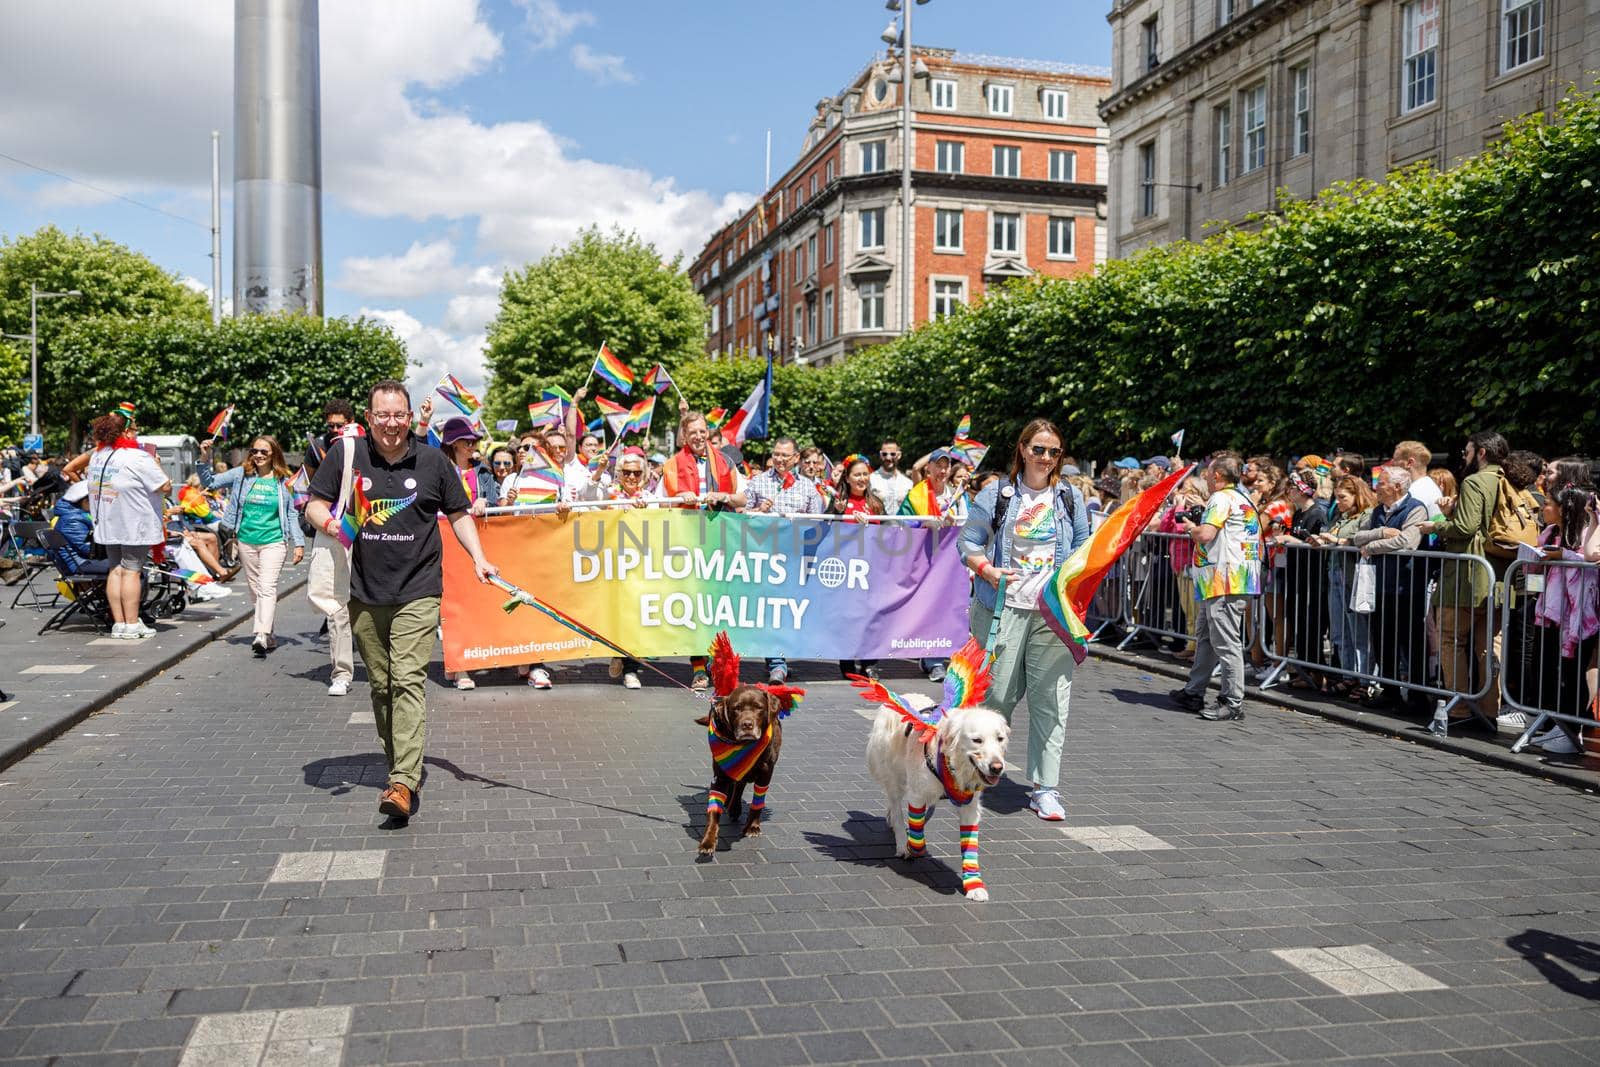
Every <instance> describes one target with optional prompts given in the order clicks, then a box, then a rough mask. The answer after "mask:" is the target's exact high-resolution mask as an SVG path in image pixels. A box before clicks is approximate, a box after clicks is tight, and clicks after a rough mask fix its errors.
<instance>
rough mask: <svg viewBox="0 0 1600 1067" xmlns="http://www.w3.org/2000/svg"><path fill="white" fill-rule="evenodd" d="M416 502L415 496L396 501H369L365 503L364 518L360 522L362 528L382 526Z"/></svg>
mask: <svg viewBox="0 0 1600 1067" xmlns="http://www.w3.org/2000/svg"><path fill="white" fill-rule="evenodd" d="M416 502H417V494H415V493H412V494H411V495H410V496H408V497H401V498H399V499H396V500H369V501H367V508H366V517H365V518H364V519H363V520H362V523H361V525H363V526H382V525H383V524H384V523H386V522H388V521H389V520H390V519H392V518H394V517H395V516H396V515H398V514H400V513H401V512H402V511H404V510H405V509H406V508H409V507H410V506H411V505H412V504H415V503H416Z"/></svg>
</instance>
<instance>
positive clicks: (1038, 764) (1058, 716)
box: [971, 599, 1077, 789]
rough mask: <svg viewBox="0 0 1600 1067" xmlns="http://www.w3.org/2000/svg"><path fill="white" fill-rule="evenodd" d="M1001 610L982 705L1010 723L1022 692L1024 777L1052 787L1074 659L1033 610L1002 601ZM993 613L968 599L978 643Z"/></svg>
mask: <svg viewBox="0 0 1600 1067" xmlns="http://www.w3.org/2000/svg"><path fill="white" fill-rule="evenodd" d="M1001 612H1002V614H1001V616H1000V632H999V634H998V636H997V638H996V640H995V646H994V651H995V655H994V664H993V666H991V667H990V668H989V672H990V673H989V695H988V696H987V697H985V698H984V701H983V706H984V707H986V708H988V709H990V710H991V711H996V712H999V713H1000V714H1001V715H1002V716H1004V718H1005V720H1006V722H1010V721H1011V713H1012V712H1013V711H1015V710H1016V708H1017V704H1018V703H1019V702H1020V701H1021V700H1022V698H1023V697H1027V699H1028V778H1029V780H1031V781H1032V782H1033V784H1034V785H1035V786H1038V787H1040V788H1045V789H1054V788H1056V786H1057V785H1058V784H1059V783H1060V781H1061V746H1062V743H1063V742H1064V741H1065V740H1066V736H1067V705H1068V703H1069V702H1070V701H1071V698H1072V672H1073V670H1074V668H1076V667H1077V664H1076V663H1075V662H1074V661H1073V659H1072V653H1071V652H1068V651H1067V646H1066V645H1065V644H1063V643H1062V641H1061V638H1059V637H1057V636H1056V635H1055V634H1053V633H1051V632H1050V628H1049V627H1048V626H1046V625H1045V624H1044V616H1042V615H1040V614H1039V613H1038V612H1037V611H1018V610H1016V609H1015V608H1007V607H1005V606H1004V605H1001ZM993 617H994V616H993V614H992V613H991V612H990V611H989V610H988V609H986V608H984V607H983V605H981V604H979V603H978V601H977V600H976V599H974V600H973V601H972V611H971V619H972V622H971V626H972V636H973V637H976V638H977V639H978V641H979V643H980V644H981V643H983V642H985V641H987V640H988V639H989V623H990V620H991V619H993Z"/></svg>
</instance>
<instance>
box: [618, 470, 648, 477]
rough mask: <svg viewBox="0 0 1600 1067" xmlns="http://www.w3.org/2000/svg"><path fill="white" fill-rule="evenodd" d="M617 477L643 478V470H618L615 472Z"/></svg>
mask: <svg viewBox="0 0 1600 1067" xmlns="http://www.w3.org/2000/svg"><path fill="white" fill-rule="evenodd" d="M617 477H619V478H643V477H644V471H618V472H617Z"/></svg>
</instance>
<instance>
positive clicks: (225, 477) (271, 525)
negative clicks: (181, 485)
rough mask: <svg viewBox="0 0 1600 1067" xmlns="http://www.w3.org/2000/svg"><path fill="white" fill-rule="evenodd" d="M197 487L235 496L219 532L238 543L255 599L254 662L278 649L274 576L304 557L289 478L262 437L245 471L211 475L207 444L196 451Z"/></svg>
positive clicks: (279, 454)
mask: <svg viewBox="0 0 1600 1067" xmlns="http://www.w3.org/2000/svg"><path fill="white" fill-rule="evenodd" d="M200 460H201V462H200V468H199V475H200V484H201V485H203V486H205V487H206V488H207V489H211V488H213V487H215V488H218V489H231V490H234V491H233V492H230V493H229V494H228V503H227V506H226V507H224V508H223V509H222V528H223V529H224V530H229V531H232V532H233V533H234V534H235V535H236V536H237V537H238V539H239V561H240V562H241V563H243V564H244V575H245V578H246V580H247V581H249V583H250V595H251V596H252V597H254V598H255V603H256V610H255V619H254V630H255V639H254V640H252V641H251V642H250V650H251V651H252V652H254V653H255V654H256V656H257V657H261V656H265V655H266V654H267V653H268V652H271V651H272V650H273V649H274V648H277V647H278V641H277V639H276V638H275V637H273V636H272V623H273V620H274V617H275V616H276V614H277V608H278V576H279V574H280V573H282V571H283V564H284V557H285V556H287V555H288V554H289V551H290V549H291V548H292V549H293V551H294V563H296V564H298V563H299V562H300V560H301V559H303V558H304V557H305V551H306V549H305V545H306V538H305V534H304V533H302V532H301V530H300V522H299V518H300V516H299V513H298V512H296V511H295V508H294V491H293V490H292V489H291V488H290V487H289V481H290V479H291V478H292V477H293V475H292V474H291V473H290V471H289V465H288V463H286V462H285V461H284V458H283V449H282V448H281V447H279V445H278V442H277V440H276V439H274V438H272V437H269V436H267V435H265V434H263V435H262V436H260V437H257V438H255V439H254V440H252V441H251V442H250V448H249V449H248V454H247V455H246V457H245V461H244V466H242V467H234V468H233V469H232V470H228V471H224V472H222V473H221V474H216V473H213V471H212V469H211V442H210V441H204V442H202V443H201V445H200Z"/></svg>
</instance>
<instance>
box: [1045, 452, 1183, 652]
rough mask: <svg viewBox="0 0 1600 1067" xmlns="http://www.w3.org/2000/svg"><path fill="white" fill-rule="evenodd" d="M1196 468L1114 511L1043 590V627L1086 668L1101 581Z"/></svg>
mask: <svg viewBox="0 0 1600 1067" xmlns="http://www.w3.org/2000/svg"><path fill="white" fill-rule="evenodd" d="M1192 470H1194V465H1193V464H1190V465H1189V466H1187V467H1185V468H1183V469H1182V470H1180V471H1174V472H1173V473H1171V474H1169V475H1167V476H1166V477H1165V478H1163V479H1161V481H1159V482H1157V483H1156V484H1155V485H1152V486H1151V487H1150V488H1148V489H1146V490H1145V491H1144V492H1142V493H1140V494H1139V495H1137V496H1135V497H1134V498H1133V499H1132V500H1130V501H1128V502H1127V503H1126V504H1124V505H1123V506H1122V507H1120V508H1118V509H1117V510H1116V511H1113V512H1112V513H1111V515H1110V516H1109V517H1108V518H1107V519H1106V521H1105V522H1104V523H1102V524H1101V526H1100V529H1098V530H1096V531H1095V532H1094V536H1093V537H1090V538H1089V540H1087V541H1085V542H1084V543H1083V544H1081V545H1079V546H1078V550H1077V551H1076V552H1074V553H1073V554H1072V555H1071V556H1068V557H1067V559H1066V561H1065V562H1064V563H1062V564H1061V566H1059V567H1057V568H1056V572H1055V574H1053V575H1051V576H1050V580H1049V581H1048V582H1046V583H1045V585H1044V588H1043V589H1042V590H1040V592H1039V612H1040V614H1041V615H1042V616H1043V617H1044V624H1045V625H1046V626H1048V627H1050V629H1051V631H1052V632H1053V633H1054V634H1055V635H1056V636H1057V637H1059V638H1061V640H1062V642H1063V643H1064V644H1065V645H1066V646H1067V651H1069V652H1071V653H1072V658H1073V660H1075V661H1076V662H1078V663H1080V664H1081V663H1082V662H1083V661H1084V658H1085V657H1086V656H1088V654H1089V651H1088V646H1089V628H1088V627H1087V626H1086V625H1084V622H1083V616H1084V613H1085V612H1087V611H1088V610H1089V602H1090V601H1091V600H1093V599H1094V594H1095V590H1097V589H1099V588H1100V581H1101V579H1103V578H1104V577H1105V576H1106V573H1107V572H1108V571H1110V570H1111V567H1112V565H1113V564H1115V563H1116V562H1117V560H1119V559H1121V558H1122V554H1123V553H1124V552H1126V551H1127V550H1128V549H1129V548H1130V547H1131V546H1132V545H1133V543H1134V541H1136V540H1138V538H1139V535H1140V534H1142V533H1144V530H1145V527H1146V526H1149V525H1150V521H1151V520H1152V519H1154V518H1155V517H1156V512H1158V511H1160V510H1161V505H1162V503H1163V502H1164V501H1165V500H1166V499H1167V495H1168V494H1169V493H1171V492H1172V490H1173V489H1174V488H1175V487H1176V486H1177V485H1178V484H1179V483H1181V482H1182V481H1183V479H1184V478H1186V477H1188V476H1189V472H1190V471H1192Z"/></svg>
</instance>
